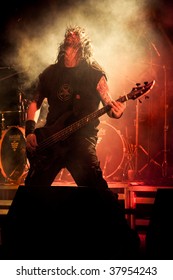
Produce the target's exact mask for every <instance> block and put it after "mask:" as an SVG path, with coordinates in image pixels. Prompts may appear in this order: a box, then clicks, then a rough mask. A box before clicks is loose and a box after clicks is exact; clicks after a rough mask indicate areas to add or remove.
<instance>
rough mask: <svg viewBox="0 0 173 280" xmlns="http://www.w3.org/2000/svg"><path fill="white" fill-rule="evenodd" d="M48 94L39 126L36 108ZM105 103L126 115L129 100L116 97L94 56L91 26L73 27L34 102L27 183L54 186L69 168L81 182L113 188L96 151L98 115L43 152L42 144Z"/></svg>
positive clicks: (40, 79)
mask: <svg viewBox="0 0 173 280" xmlns="http://www.w3.org/2000/svg"><path fill="white" fill-rule="evenodd" d="M45 98H47V100H48V106H49V108H48V115H47V118H46V124H45V126H44V127H43V128H42V129H40V130H39V129H38V128H37V129H35V121H34V117H35V113H36V111H37V110H38V109H39V108H40V107H41V104H42V102H43V100H44V99H45ZM100 102H102V103H103V105H107V104H109V105H110V110H109V111H108V112H107V113H108V115H109V116H110V117H111V118H116V119H118V118H120V117H121V116H122V114H123V112H124V110H125V103H121V102H118V101H113V100H112V98H111V96H110V94H109V88H108V85H107V79H106V74H105V72H104V71H103V69H102V68H101V67H100V66H99V65H98V64H97V62H96V61H95V60H94V59H93V56H92V46H91V42H90V39H89V38H88V36H87V35H86V33H85V30H84V29H83V28H81V27H79V26H74V27H71V26H70V27H68V28H67V30H66V32H65V36H64V40H63V42H62V43H61V44H60V46H59V49H58V55H57V60H56V62H55V64H52V65H50V66H48V67H47V68H46V69H45V70H44V71H43V72H42V73H41V74H40V75H39V77H38V83H37V85H36V87H35V90H34V92H33V99H32V101H31V102H30V104H29V106H28V110H27V120H26V126H25V133H26V149H27V156H28V159H29V161H30V169H29V172H28V174H27V177H26V179H25V185H26V186H39V185H40V186H42V187H47V186H50V185H51V184H52V182H53V181H54V179H55V177H56V176H57V174H58V173H59V172H60V170H61V169H62V168H67V169H68V171H69V172H70V173H71V175H72V177H73V178H74V180H75V182H76V184H77V185H78V186H91V187H99V188H101V189H107V188H108V185H107V182H106V181H105V179H104V178H103V175H102V170H101V168H100V163H99V160H98V158H97V154H96V143H97V132H98V129H97V126H98V124H99V120H98V118H96V119H95V120H92V121H91V122H88V123H87V124H86V125H84V126H83V127H81V128H80V129H78V130H75V131H74V133H73V132H72V133H71V135H70V136H69V137H67V138H65V139H63V138H62V139H60V140H59V141H58V142H57V143H54V144H53V145H50V147H49V145H48V146H47V145H45V149H43V150H42V151H41V152H40V151H39V149H38V148H39V145H40V144H41V142H42V141H43V140H46V137H47V136H48V135H49V136H50V135H52V136H54V134H55V133H56V132H57V131H60V135H61V130H62V129H64V128H66V127H68V125H70V124H72V123H75V122H76V121H78V120H79V121H80V119H82V117H84V116H86V115H89V114H91V113H92V112H94V111H97V110H98V107H99V103H100ZM47 144H49V141H47ZM108 145H109V143H108Z"/></svg>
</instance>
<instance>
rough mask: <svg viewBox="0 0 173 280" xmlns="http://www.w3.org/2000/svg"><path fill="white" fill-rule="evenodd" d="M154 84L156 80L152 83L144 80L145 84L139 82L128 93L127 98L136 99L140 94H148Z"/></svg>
mask: <svg viewBox="0 0 173 280" xmlns="http://www.w3.org/2000/svg"><path fill="white" fill-rule="evenodd" d="M154 84H155V80H153V81H152V82H150V83H148V82H144V84H143V85H141V84H138V83H137V84H136V87H134V88H133V89H132V90H131V92H130V93H128V94H127V98H128V99H133V100H135V99H137V98H139V97H140V96H143V95H145V94H147V93H148V92H149V91H150V90H151V89H152V88H153V86H154Z"/></svg>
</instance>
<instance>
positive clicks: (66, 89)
mask: <svg viewBox="0 0 173 280" xmlns="http://www.w3.org/2000/svg"><path fill="white" fill-rule="evenodd" d="M72 94H73V89H72V87H71V86H70V85H69V84H63V85H62V86H61V87H60V89H59V91H58V92H57V97H58V98H59V99H60V100H61V101H63V102H64V101H67V100H69V99H70V98H71V97H72Z"/></svg>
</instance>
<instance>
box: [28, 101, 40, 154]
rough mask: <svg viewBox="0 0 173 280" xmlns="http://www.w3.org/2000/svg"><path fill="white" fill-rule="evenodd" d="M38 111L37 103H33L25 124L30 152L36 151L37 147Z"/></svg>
mask: <svg viewBox="0 0 173 280" xmlns="http://www.w3.org/2000/svg"><path fill="white" fill-rule="evenodd" d="M37 110H38V109H37V103H36V102H35V101H32V102H31V103H30V104H29V106H28V110H27V119H26V123H25V136H26V148H27V150H28V151H30V152H32V151H34V150H35V149H36V146H37V139H36V136H35V134H34V130H35V113H36V111H37Z"/></svg>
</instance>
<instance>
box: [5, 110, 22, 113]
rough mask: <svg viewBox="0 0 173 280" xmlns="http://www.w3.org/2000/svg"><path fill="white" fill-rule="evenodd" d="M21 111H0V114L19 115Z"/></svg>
mask: <svg viewBox="0 0 173 280" xmlns="http://www.w3.org/2000/svg"><path fill="white" fill-rule="evenodd" d="M21 112H22V111H21V110H17V111H0V114H10V113H21Z"/></svg>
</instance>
